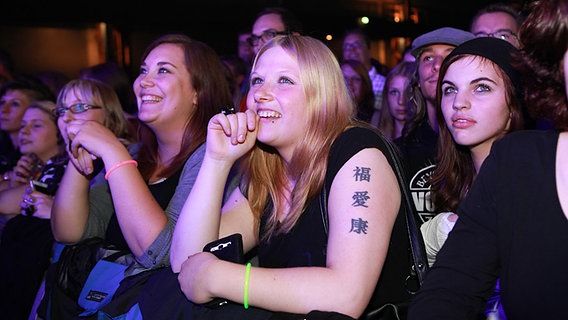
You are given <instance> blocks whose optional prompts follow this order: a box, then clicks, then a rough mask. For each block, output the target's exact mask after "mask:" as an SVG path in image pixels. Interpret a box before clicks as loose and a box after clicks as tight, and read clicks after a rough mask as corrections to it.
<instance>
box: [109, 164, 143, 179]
mask: <svg viewBox="0 0 568 320" xmlns="http://www.w3.org/2000/svg"><path fill="white" fill-rule="evenodd" d="M127 164H133V165H135V166H136V167H138V162H136V160H132V159H131V160H124V161H122V162H119V163H117V164H115V165H114V166H112V168H110V169H109V170H108V171H107V173H106V174H105V180H108V177H109V176H110V174H111V173H112V172H113V171H114V170H116V169H118V168H120V167H122V166H125V165H127Z"/></svg>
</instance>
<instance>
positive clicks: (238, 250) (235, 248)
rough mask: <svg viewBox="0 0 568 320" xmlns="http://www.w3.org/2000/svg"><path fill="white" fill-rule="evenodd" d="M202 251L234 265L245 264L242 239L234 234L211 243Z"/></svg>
mask: <svg viewBox="0 0 568 320" xmlns="http://www.w3.org/2000/svg"><path fill="white" fill-rule="evenodd" d="M203 251H208V252H211V253H213V254H214V255H215V256H216V257H217V258H219V259H221V260H225V261H230V262H234V263H240V264H243V263H245V256H244V253H243V237H242V236H241V234H240V233H234V234H232V235H229V236H226V237H224V238H221V239H219V240H215V241H212V242H210V243H208V244H206V245H205V247H203Z"/></svg>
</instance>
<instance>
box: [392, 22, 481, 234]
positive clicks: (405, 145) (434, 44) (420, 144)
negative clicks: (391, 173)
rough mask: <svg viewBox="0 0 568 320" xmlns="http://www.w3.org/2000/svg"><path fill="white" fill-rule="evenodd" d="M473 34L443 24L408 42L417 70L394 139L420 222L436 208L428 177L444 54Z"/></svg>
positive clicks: (434, 144) (433, 152)
mask: <svg viewBox="0 0 568 320" xmlns="http://www.w3.org/2000/svg"><path fill="white" fill-rule="evenodd" d="M473 38H475V36H474V35H473V34H472V33H470V32H467V31H464V30H460V29H455V28H450V27H445V28H439V29H436V30H434V31H431V32H428V33H425V34H423V35H421V36H419V37H417V38H416V39H414V41H413V42H412V45H411V53H412V55H413V56H414V57H415V58H416V63H417V70H416V74H415V77H414V79H412V83H411V87H412V92H411V94H410V100H411V109H414V110H411V114H410V115H409V121H407V123H406V125H405V128H404V129H403V131H402V136H401V137H400V138H397V139H395V140H394V143H395V144H396V145H397V146H398V147H399V149H400V150H401V152H402V157H403V160H404V161H405V165H406V177H407V178H408V181H409V187H410V191H411V193H412V198H413V199H414V204H415V206H416V212H417V213H418V215H419V217H420V220H419V223H422V222H424V221H426V220H428V219H430V218H432V217H433V216H434V215H435V213H436V212H437V211H436V210H435V208H434V207H433V204H432V201H431V199H430V177H431V176H432V173H433V172H434V168H435V167H436V166H435V163H436V162H435V159H436V158H435V157H436V152H437V141H438V120H437V119H436V85H437V83H438V72H439V70H440V65H441V64H442V61H443V60H444V58H445V57H446V56H447V55H448V54H450V53H451V52H452V50H453V49H454V48H455V47H457V46H458V45H460V44H462V43H464V42H466V41H467V40H470V39H473Z"/></svg>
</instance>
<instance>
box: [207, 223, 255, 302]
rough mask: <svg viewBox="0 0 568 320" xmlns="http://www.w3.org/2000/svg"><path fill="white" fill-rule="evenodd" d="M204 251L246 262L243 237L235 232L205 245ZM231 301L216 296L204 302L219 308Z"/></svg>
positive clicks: (227, 259)
mask: <svg viewBox="0 0 568 320" xmlns="http://www.w3.org/2000/svg"><path fill="white" fill-rule="evenodd" d="M203 251H204V252H211V253H213V254H214V255H215V256H216V257H217V258H219V259H221V260H225V261H230V262H234V263H240V264H244V262H245V255H244V253H243V237H242V236H241V234H240V233H234V234H232V235H229V236H226V237H224V238H221V239H219V240H215V241H212V242H210V243H208V244H206V245H205V247H203ZM227 303H229V301H228V300H227V299H224V298H215V299H213V300H211V301H209V302H207V303H205V304H204V306H206V307H207V308H218V307H221V306H223V305H225V304H227Z"/></svg>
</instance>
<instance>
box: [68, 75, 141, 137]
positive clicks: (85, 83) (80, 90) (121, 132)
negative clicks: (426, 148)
mask: <svg viewBox="0 0 568 320" xmlns="http://www.w3.org/2000/svg"><path fill="white" fill-rule="evenodd" d="M70 94H72V95H75V96H80V97H82V99H84V100H85V101H84V102H85V103H89V104H92V105H96V106H99V107H102V108H103V110H104V111H105V118H104V121H103V125H104V126H105V127H107V128H108V129H109V130H111V131H112V132H113V133H114V134H115V135H116V136H117V137H118V138H120V139H124V140H126V141H128V140H130V138H131V137H130V134H129V131H128V122H127V120H126V118H125V117H124V112H123V111H122V106H121V104H120V100H119V99H118V95H117V94H116V92H115V91H114V89H113V88H112V87H110V86H109V85H107V84H106V83H104V82H101V81H98V80H93V79H74V80H71V81H69V82H68V83H67V84H66V85H65V86H64V87H63V88H62V89H61V91H59V95H58V96H57V107H58V108H59V107H64V106H63V100H65V98H67V96H68V95H70Z"/></svg>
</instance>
